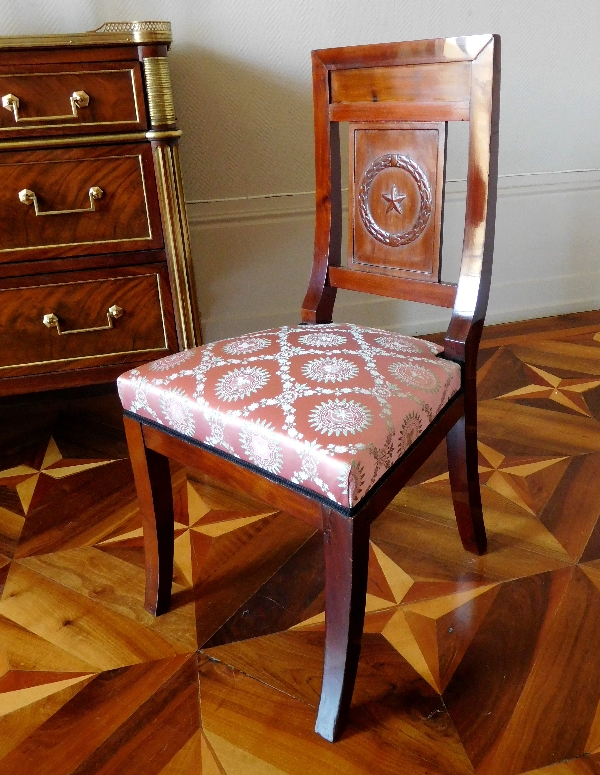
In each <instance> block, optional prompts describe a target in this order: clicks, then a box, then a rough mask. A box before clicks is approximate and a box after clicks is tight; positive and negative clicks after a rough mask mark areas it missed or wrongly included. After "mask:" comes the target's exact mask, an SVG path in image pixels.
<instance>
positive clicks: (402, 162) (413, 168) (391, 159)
mask: <svg viewBox="0 0 600 775" xmlns="http://www.w3.org/2000/svg"><path fill="white" fill-rule="evenodd" d="M390 167H397V168H398V169H401V170H404V171H405V172H408V174H409V175H410V176H411V178H412V179H413V180H414V181H415V183H416V185H417V188H418V190H419V197H420V199H421V206H420V207H419V212H418V213H417V217H416V219H415V222H414V223H413V225H412V226H411V228H410V229H407V230H406V231H399V232H395V233H390V232H388V231H385V229H382V228H381V226H378V225H377V223H375V220H374V219H373V215H372V213H371V207H370V205H369V194H370V192H371V186H372V185H373V181H374V180H375V178H376V177H377V175H379V173H380V172H383V170H385V169H388V168H390ZM358 202H359V213H360V217H361V220H362V222H363V224H364V227H365V229H366V230H367V231H368V232H369V234H371V235H372V236H373V237H375V239H376V240H377V241H378V242H382V243H383V244H384V245H390V246H391V247H393V248H397V247H399V246H400V245H408V244H409V243H411V242H414V241H415V240H416V239H417V237H419V236H420V235H421V234H422V233H423V232H424V230H425V228H426V226H427V224H428V222H429V218H430V217H431V187H430V185H429V181H428V180H427V177H426V176H425V173H424V172H423V170H422V169H421V168H420V167H419V165H418V164H417V162H416V161H414V160H413V159H411V158H410V156H403V155H402V154H399V153H387V154H385V156H380V157H379V158H378V159H375V161H373V162H372V163H371V164H370V165H369V167H368V169H367V171H366V172H365V174H364V175H363V179H362V182H361V184H360V189H359V191H358Z"/></svg>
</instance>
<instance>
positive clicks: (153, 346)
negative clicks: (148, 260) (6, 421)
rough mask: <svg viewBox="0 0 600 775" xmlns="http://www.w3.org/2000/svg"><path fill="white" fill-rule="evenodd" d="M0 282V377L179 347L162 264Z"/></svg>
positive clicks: (147, 356)
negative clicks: (0, 285) (0, 283)
mask: <svg viewBox="0 0 600 775" xmlns="http://www.w3.org/2000/svg"><path fill="white" fill-rule="evenodd" d="M2 285H3V286H4V287H0V378H2V377H10V376H21V375H27V374H39V373H42V372H48V371H61V370H65V369H81V368H85V367H89V366H101V365H105V364H107V363H108V364H110V363H121V362H122V363H131V362H136V361H137V362H140V361H148V360H153V359H154V358H159V357H161V356H162V355H165V354H166V353H167V352H168V351H172V350H176V349H177V345H176V339H175V335H174V323H173V309H172V304H171V299H170V293H169V286H168V279H167V277H166V270H165V267H164V265H155V264H151V265H147V266H145V267H139V266H138V267H130V268H121V269H119V270H116V271H113V272H111V271H110V270H99V271H95V272H92V271H90V272H84V273H58V274H55V275H47V276H46V277H45V278H21V280H20V281H17V280H13V281H4V282H3V283H2ZM119 308H120V309H119ZM111 312H112V314H111ZM52 315H53V316H54V317H55V318H56V321H55V320H54V318H52V317H50V318H48V316H52ZM44 321H46V322H44ZM56 323H57V324H56ZM123 370H125V369H123Z"/></svg>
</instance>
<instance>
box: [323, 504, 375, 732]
mask: <svg viewBox="0 0 600 775" xmlns="http://www.w3.org/2000/svg"><path fill="white" fill-rule="evenodd" d="M323 526H324V543H325V658H324V667H323V685H322V688H321V701H320V703H319V713H318V716H317V723H316V726H315V731H316V732H318V734H320V735H321V736H322V737H324V738H325V739H326V740H330V741H331V742H334V741H335V740H336V739H337V738H338V737H339V736H340V734H341V733H342V731H343V728H344V725H345V723H346V719H347V716H348V711H349V709H350V702H351V700H352V692H353V690H354V682H355V680H356V671H357V669H358V657H359V655H360V643H361V639H362V633H363V626H364V620H365V602H366V596H367V575H368V567H369V523H368V522H367V521H366V520H361V521H360V522H355V521H354V520H353V519H351V518H348V517H344V516H343V515H342V514H340V513H339V512H337V511H335V510H334V509H329V508H325V507H324V508H323Z"/></svg>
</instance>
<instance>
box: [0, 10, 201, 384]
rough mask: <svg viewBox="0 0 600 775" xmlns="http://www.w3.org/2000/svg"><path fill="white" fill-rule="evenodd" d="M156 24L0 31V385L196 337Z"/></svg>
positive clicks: (88, 379)
mask: <svg viewBox="0 0 600 775" xmlns="http://www.w3.org/2000/svg"><path fill="white" fill-rule="evenodd" d="M170 42H171V27H170V24H169V23H168V22H131V23H128V22H119V23H111V24H105V25H104V26H103V27H101V28H99V29H98V30H95V31H93V32H89V33H83V34H76V35H50V36H39V37H31V38H25V37H23V38H20V37H11V38H0V98H1V103H2V105H1V107H0V395H10V394H15V393H24V392H31V391H36V390H49V389H54V388H62V387H72V386H76V385H84V384H93V383H101V382H109V381H111V380H113V379H115V378H116V376H117V375H118V374H120V373H121V372H123V371H125V370H127V369H129V368H132V367H133V366H134V365H136V364H140V363H143V362H145V361H149V360H154V359H156V358H158V357H161V356H162V355H166V354H168V353H169V352H175V351H177V350H179V349H183V348H187V347H194V346H196V345H198V344H200V325H199V316H198V312H197V309H196V303H195V290H194V283H193V273H192V266H191V257H190V249H189V237H188V230H187V222H186V217H185V209H184V201H183V190H182V186H181V174H180V168H179V157H178V140H179V136H180V134H181V132H180V131H179V130H178V129H177V126H176V117H175V111H174V105H173V97H172V92H171V85H170V78H169V68H168V61H167V50H168V47H169V45H170Z"/></svg>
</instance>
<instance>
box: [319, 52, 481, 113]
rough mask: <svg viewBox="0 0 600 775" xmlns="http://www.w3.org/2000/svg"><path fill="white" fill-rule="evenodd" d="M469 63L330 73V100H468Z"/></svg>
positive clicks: (469, 82)
mask: <svg viewBox="0 0 600 775" xmlns="http://www.w3.org/2000/svg"><path fill="white" fill-rule="evenodd" d="M470 91H471V65H470V63H469V62H451V63H440V62H436V63H431V64H421V65H419V66H418V67H416V66H414V65H406V66H405V67H371V68H368V69H362V68H359V69H354V68H349V69H344V70H333V71H332V72H331V99H332V102H334V103H335V102H388V101H393V102H412V101H417V102H424V101H429V102H468V100H469V98H470Z"/></svg>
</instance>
